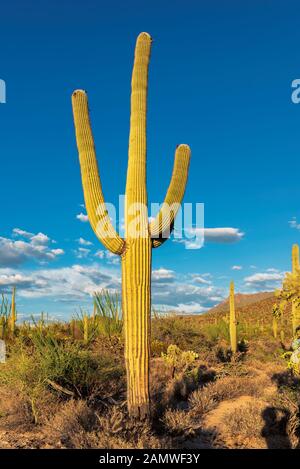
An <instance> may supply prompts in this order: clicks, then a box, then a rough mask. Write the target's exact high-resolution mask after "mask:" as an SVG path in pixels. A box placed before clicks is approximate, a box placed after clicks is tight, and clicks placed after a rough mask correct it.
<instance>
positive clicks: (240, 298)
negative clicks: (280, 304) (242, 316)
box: [206, 292, 276, 315]
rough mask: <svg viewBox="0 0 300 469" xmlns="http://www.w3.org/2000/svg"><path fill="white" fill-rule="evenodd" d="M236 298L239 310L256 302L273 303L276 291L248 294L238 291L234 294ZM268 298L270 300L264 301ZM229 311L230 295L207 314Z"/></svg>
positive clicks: (236, 305)
mask: <svg viewBox="0 0 300 469" xmlns="http://www.w3.org/2000/svg"><path fill="white" fill-rule="evenodd" d="M234 299H235V307H236V309H237V310H239V309H241V308H242V309H244V307H245V306H250V305H254V304H255V303H265V304H268V305H269V304H271V303H272V305H273V304H274V303H275V301H276V298H275V295H274V292H260V293H252V294H246V293H236V294H235V295H234ZM264 300H268V301H264ZM228 311H229V297H228V298H226V300H224V301H222V303H219V304H218V305H217V306H214V307H213V308H211V309H210V310H209V311H207V312H206V314H213V315H214V314H217V315H219V314H222V313H226V312H228Z"/></svg>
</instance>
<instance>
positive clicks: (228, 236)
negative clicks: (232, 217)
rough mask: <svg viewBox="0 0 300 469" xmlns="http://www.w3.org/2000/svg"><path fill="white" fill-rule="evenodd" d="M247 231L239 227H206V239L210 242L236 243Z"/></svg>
mask: <svg viewBox="0 0 300 469" xmlns="http://www.w3.org/2000/svg"><path fill="white" fill-rule="evenodd" d="M244 234H245V233H243V232H242V231H240V230H239V229H238V228H205V229H204V239H205V241H207V242H209V243H225V244H227V243H236V242H238V241H240V240H241V239H242V238H243V236H244Z"/></svg>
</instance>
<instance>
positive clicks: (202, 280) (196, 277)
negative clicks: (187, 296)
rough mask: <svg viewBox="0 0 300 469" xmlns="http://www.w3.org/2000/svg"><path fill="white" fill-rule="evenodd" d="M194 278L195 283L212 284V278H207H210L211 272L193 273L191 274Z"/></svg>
mask: <svg viewBox="0 0 300 469" xmlns="http://www.w3.org/2000/svg"><path fill="white" fill-rule="evenodd" d="M191 277H192V279H193V282H195V283H200V284H202V285H210V284H211V280H207V279H208V278H210V277H211V276H210V274H202V275H200V274H192V275H191Z"/></svg>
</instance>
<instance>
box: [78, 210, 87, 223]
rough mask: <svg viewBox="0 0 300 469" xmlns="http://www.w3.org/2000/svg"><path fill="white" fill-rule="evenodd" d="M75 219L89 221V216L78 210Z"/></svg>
mask: <svg viewBox="0 0 300 469" xmlns="http://www.w3.org/2000/svg"><path fill="white" fill-rule="evenodd" d="M76 218H77V220H79V221H82V222H83V223H86V222H88V221H89V217H88V216H87V215H85V214H84V213H82V212H80V213H79V214H78V215H76Z"/></svg>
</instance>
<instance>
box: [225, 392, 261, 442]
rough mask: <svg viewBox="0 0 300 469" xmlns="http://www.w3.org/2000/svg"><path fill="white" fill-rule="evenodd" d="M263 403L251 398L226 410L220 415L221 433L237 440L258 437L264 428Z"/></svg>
mask: <svg viewBox="0 0 300 469" xmlns="http://www.w3.org/2000/svg"><path fill="white" fill-rule="evenodd" d="M264 409H265V403H263V402H260V401H257V402H256V401H254V400H251V401H250V402H245V403H244V404H241V405H240V406H238V407H235V408H233V409H231V410H228V411H227V412H225V413H224V414H223V416H222V417H221V421H220V423H221V425H222V427H223V433H224V434H227V435H229V436H230V437H231V438H238V439H239V440H242V439H245V438H247V439H248V438H253V437H254V438H255V437H256V438H257V437H258V438H259V437H260V436H261V432H262V431H263V428H264V425H265V423H264V418H263V415H264V414H263V412H264Z"/></svg>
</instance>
